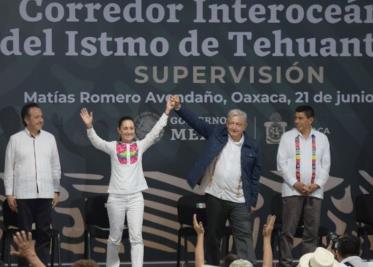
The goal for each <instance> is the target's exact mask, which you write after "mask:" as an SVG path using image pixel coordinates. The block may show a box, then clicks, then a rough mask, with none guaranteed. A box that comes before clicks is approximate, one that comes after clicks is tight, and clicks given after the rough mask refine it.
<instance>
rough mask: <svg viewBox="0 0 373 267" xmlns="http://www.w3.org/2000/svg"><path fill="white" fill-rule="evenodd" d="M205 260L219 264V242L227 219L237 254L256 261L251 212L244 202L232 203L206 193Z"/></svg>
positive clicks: (211, 263) (241, 257)
mask: <svg viewBox="0 0 373 267" xmlns="http://www.w3.org/2000/svg"><path fill="white" fill-rule="evenodd" d="M206 208H207V210H206V213H207V229H206V230H207V231H206V261H207V263H208V264H210V265H220V257H221V255H220V244H221V239H222V237H223V234H224V227H225V223H226V221H227V219H228V220H229V224H230V225H231V227H232V232H233V239H234V244H235V247H236V253H237V256H238V257H239V258H240V259H246V260H249V261H251V262H252V263H254V264H255V263H256V257H255V252H254V247H253V240H252V230H251V214H250V210H249V208H248V207H247V206H246V204H245V203H234V202H230V201H226V200H222V199H219V198H216V197H214V196H211V195H209V194H206Z"/></svg>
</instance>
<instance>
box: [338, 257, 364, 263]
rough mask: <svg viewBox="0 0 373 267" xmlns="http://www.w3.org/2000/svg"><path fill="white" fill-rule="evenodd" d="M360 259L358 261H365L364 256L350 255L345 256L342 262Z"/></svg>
mask: <svg viewBox="0 0 373 267" xmlns="http://www.w3.org/2000/svg"><path fill="white" fill-rule="evenodd" d="M351 260H352V261H354V262H355V261H358V262H361V261H363V259H362V258H360V257H359V256H350V257H347V258H344V259H343V260H342V261H341V263H345V262H349V261H351Z"/></svg>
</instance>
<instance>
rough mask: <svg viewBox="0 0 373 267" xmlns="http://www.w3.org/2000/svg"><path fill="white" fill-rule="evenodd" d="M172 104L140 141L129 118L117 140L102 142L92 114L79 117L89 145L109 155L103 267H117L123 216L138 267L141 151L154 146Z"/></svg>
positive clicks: (141, 214) (140, 253)
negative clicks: (108, 227)
mask: <svg viewBox="0 0 373 267" xmlns="http://www.w3.org/2000/svg"><path fill="white" fill-rule="evenodd" d="M173 106H174V105H173V102H171V100H168V101H167V104H166V109H165V111H164V114H162V116H161V117H160V119H159V120H158V122H157V123H156V124H155V125H154V127H153V128H152V129H151V131H150V132H149V133H148V134H147V135H146V136H145V138H144V139H142V140H136V139H135V123H134V120H133V118H131V117H122V118H120V120H119V122H118V128H117V131H118V134H119V140H118V141H110V142H108V141H105V140H102V139H101V138H100V137H99V136H98V135H97V134H96V132H95V130H94V128H93V113H92V112H88V110H87V109H86V108H82V110H81V111H80V117H81V118H82V121H83V122H84V124H85V126H86V127H87V135H88V138H89V140H90V141H91V143H92V145H93V146H94V147H95V148H97V149H99V150H101V151H103V152H105V153H107V154H109V155H110V158H111V176H110V183H109V189H108V192H109V198H108V201H107V204H106V208H107V212H108V216H109V223H110V234H109V238H108V243H107V254H106V266H107V267H119V265H120V259H119V245H120V243H121V239H122V232H123V227H124V220H125V217H126V216H127V223H128V229H129V237H130V244H131V262H132V267H142V266H143V258H144V243H143V239H142V223H143V217H144V198H143V195H142V191H144V190H146V189H147V188H148V186H147V183H146V181H145V177H144V172H143V168H142V156H143V154H144V152H145V151H146V150H147V149H148V148H149V147H150V146H151V145H153V144H154V143H155V141H156V139H157V137H158V136H159V134H160V132H161V131H162V129H163V128H164V127H165V126H166V125H167V119H168V115H169V113H170V112H171V110H172V109H173Z"/></svg>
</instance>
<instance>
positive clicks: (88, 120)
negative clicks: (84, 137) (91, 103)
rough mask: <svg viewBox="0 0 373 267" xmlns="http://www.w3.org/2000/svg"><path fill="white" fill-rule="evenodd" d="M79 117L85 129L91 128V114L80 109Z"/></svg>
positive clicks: (84, 109)
mask: <svg viewBox="0 0 373 267" xmlns="http://www.w3.org/2000/svg"><path fill="white" fill-rule="evenodd" d="M80 117H81V118H82V121H83V122H84V124H85V127H87V129H89V128H92V125H93V112H88V110H87V109H86V108H82V109H81V110H80Z"/></svg>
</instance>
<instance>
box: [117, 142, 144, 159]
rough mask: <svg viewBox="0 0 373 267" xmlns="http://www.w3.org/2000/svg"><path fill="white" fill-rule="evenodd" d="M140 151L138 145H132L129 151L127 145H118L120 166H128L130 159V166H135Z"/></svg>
mask: <svg viewBox="0 0 373 267" xmlns="http://www.w3.org/2000/svg"><path fill="white" fill-rule="evenodd" d="M138 152H139V149H138V146H137V143H133V144H130V146H129V151H128V150H127V144H123V143H117V157H118V160H119V162H120V164H127V163H128V160H127V159H128V158H129V160H130V162H129V164H135V163H136V162H137V160H138V154H139V153H138Z"/></svg>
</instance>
